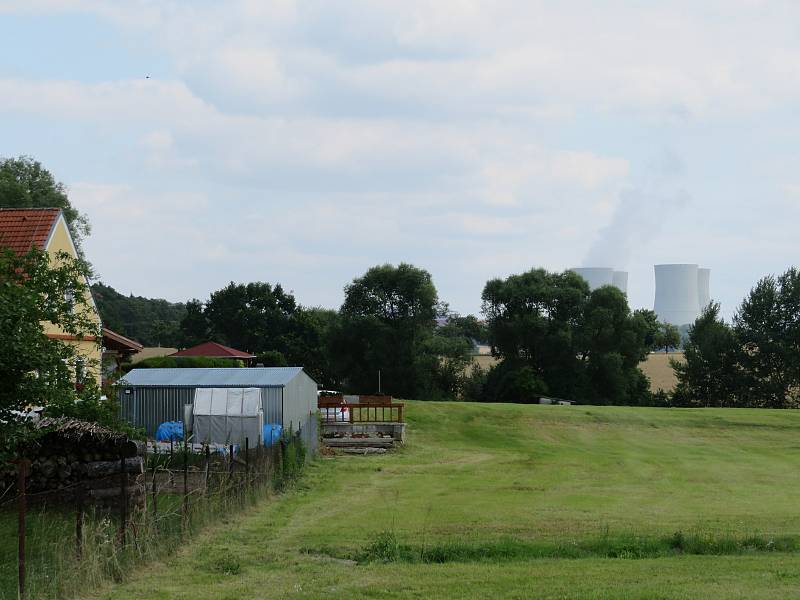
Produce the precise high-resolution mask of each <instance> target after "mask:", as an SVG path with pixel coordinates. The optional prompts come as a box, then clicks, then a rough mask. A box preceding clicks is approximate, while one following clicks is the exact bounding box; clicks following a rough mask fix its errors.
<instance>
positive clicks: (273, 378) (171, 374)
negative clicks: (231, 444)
mask: <svg viewBox="0 0 800 600" xmlns="http://www.w3.org/2000/svg"><path fill="white" fill-rule="evenodd" d="M302 370H303V367H257V368H253V369H246V368H231V369H226V368H220V369H190V368H186V369H133V370H132V371H131V372H130V373H128V374H127V375H125V377H124V378H123V379H121V380H120V382H119V383H120V385H131V386H164V387H210V386H211V387H213V386H218V387H227V386H229V387H282V386H284V385H286V384H287V383H288V382H289V381H291V380H292V379H293V378H294V377H296V376H297V374H298V373H300V372H301V371H302Z"/></svg>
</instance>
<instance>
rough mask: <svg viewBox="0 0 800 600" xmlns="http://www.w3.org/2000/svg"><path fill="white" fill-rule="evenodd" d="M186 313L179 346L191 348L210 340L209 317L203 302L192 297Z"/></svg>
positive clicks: (182, 321)
mask: <svg viewBox="0 0 800 600" xmlns="http://www.w3.org/2000/svg"><path fill="white" fill-rule="evenodd" d="M185 311H186V313H185V314H184V316H183V319H181V322H180V326H179V328H178V329H179V331H178V346H179V347H180V348H191V347H192V346H196V345H197V344H202V343H203V342H207V341H208V329H209V324H208V319H207V318H206V315H205V312H204V308H203V303H202V302H200V300H197V299H196V298H195V299H192V300H189V301H188V302H187V303H186V309H185Z"/></svg>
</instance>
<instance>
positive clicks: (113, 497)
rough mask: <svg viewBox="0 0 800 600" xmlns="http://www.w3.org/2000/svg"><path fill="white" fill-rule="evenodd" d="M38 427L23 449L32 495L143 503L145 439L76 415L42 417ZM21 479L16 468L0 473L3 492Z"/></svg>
mask: <svg viewBox="0 0 800 600" xmlns="http://www.w3.org/2000/svg"><path fill="white" fill-rule="evenodd" d="M38 428H39V430H40V431H41V435H40V436H39V437H37V438H36V440H35V441H34V442H31V443H29V444H27V445H26V446H25V447H24V448H21V449H20V456H21V458H23V459H25V460H27V461H28V464H29V468H28V471H27V477H26V485H25V487H26V492H27V493H28V494H30V496H31V499H32V500H34V501H35V500H36V499H37V498H41V499H42V500H43V501H47V502H53V501H55V502H75V501H81V502H84V503H85V504H86V505H87V506H90V505H95V506H98V507H108V506H118V505H119V504H121V503H122V502H123V500H125V501H126V502H127V504H128V506H130V507H134V506H137V505H143V503H144V495H145V483H144V475H143V474H144V459H143V457H144V452H145V447H144V444H143V443H140V442H136V441H134V440H131V439H129V438H128V437H127V436H125V435H124V434H120V433H118V432H114V431H111V430H108V429H106V428H103V427H100V426H98V425H96V424H94V423H85V422H82V421H76V420H73V419H42V421H41V422H40V423H39V424H38ZM123 471H124V473H123ZM16 479H17V476H16V473H15V472H14V471H6V472H5V473H2V474H0V494H2V493H3V491H4V490H7V489H8V488H9V487H14V486H16V485H17V481H16Z"/></svg>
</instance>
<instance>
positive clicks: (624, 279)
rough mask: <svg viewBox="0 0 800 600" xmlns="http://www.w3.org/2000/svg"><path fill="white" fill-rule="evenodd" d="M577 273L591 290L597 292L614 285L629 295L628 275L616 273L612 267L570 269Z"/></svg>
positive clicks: (623, 272)
mask: <svg viewBox="0 0 800 600" xmlns="http://www.w3.org/2000/svg"><path fill="white" fill-rule="evenodd" d="M570 271H572V272H573V273H577V274H578V275H580V276H581V277H583V278H584V279H585V280H586V283H588V284H589V289H592V290H596V289H597V288H599V287H603V286H604V285H613V286H614V287H616V288H618V289H619V290H620V291H622V292H623V293H624V294H627V293H628V273H627V272H626V271H615V270H614V269H612V268H610V267H575V268H574V269H570Z"/></svg>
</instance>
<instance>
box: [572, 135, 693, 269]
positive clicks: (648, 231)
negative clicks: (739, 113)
mask: <svg viewBox="0 0 800 600" xmlns="http://www.w3.org/2000/svg"><path fill="white" fill-rule="evenodd" d="M683 172H684V168H683V163H682V162H681V161H680V159H679V158H678V157H677V156H675V155H674V154H673V153H671V152H668V151H665V152H662V153H661V154H660V155H659V156H657V157H656V158H655V159H654V160H651V161H650V162H649V163H648V165H647V168H646V177H645V182H643V183H642V184H641V185H636V186H632V187H630V188H627V189H625V190H623V191H622V192H620V195H619V204H617V207H616V209H615V210H614V214H613V216H612V218H611V222H610V223H609V224H608V225H606V226H605V227H603V228H602V229H600V231H599V232H598V234H597V239H596V240H595V241H594V243H593V244H592V245H591V247H590V248H589V251H588V252H587V253H586V257H585V259H584V261H583V265H584V266H613V267H615V268H623V267H624V266H626V265H627V262H628V259H629V258H630V256H631V255H632V253H633V252H635V251H636V249H637V248H641V247H642V246H643V245H645V244H647V243H648V241H650V240H652V239H653V238H654V237H655V236H656V234H658V233H659V232H660V231H661V228H662V226H663V223H664V220H665V219H664V217H665V215H667V214H670V213H674V212H675V211H676V209H679V208H682V207H684V206H686V204H687V203H688V202H689V201H690V196H689V193H688V192H687V191H686V190H684V189H683V188H681V187H679V186H678V185H676V183H677V182H676V180H677V179H679V178H680V176H681V175H682V174H683Z"/></svg>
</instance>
